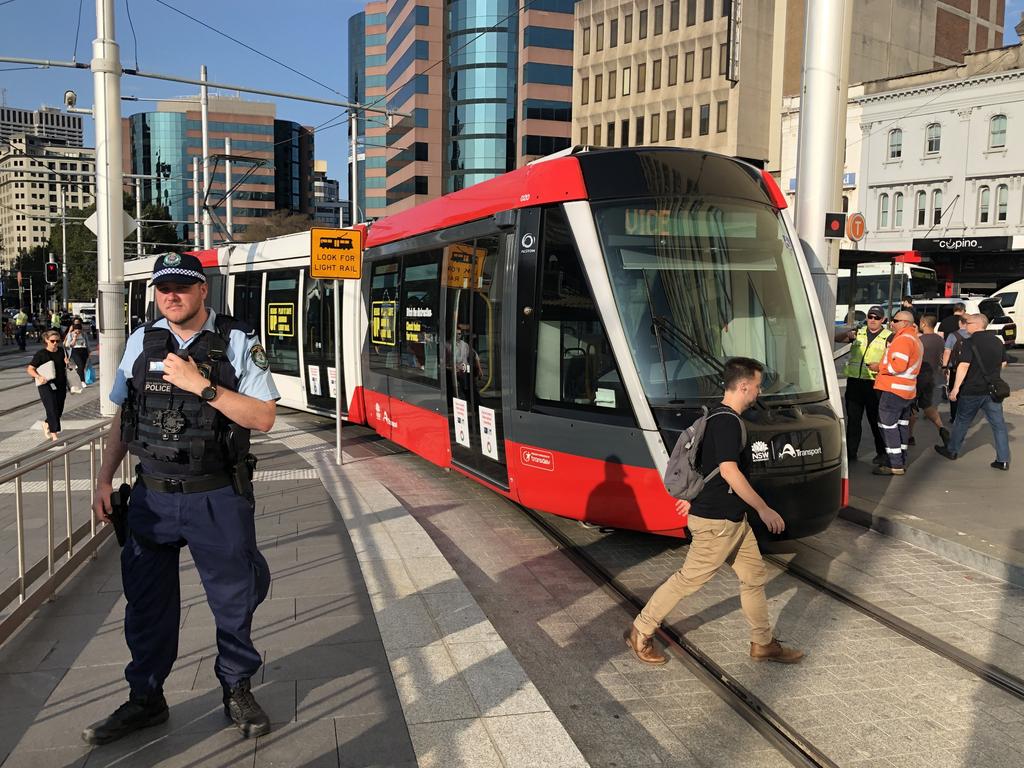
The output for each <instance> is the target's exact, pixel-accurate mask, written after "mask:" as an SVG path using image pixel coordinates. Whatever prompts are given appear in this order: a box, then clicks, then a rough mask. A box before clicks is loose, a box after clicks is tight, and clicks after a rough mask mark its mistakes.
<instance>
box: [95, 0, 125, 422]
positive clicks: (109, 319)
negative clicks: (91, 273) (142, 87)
mask: <svg viewBox="0 0 1024 768" xmlns="http://www.w3.org/2000/svg"><path fill="white" fill-rule="evenodd" d="M91 67H92V80H93V91H94V98H95V110H94V111H95V115H96V218H97V226H96V250H97V290H98V293H99V313H98V318H97V319H98V320H99V326H100V343H99V347H100V413H101V414H102V415H104V416H113V415H114V413H115V411H116V408H115V407H114V404H113V403H111V402H110V390H111V388H112V387H113V385H114V374H115V372H116V371H117V366H118V364H119V363H120V362H121V356H122V355H123V354H124V216H123V213H124V212H123V210H122V206H121V185H122V183H123V181H122V174H123V172H124V169H123V168H122V163H121V52H120V49H119V48H118V46H117V42H116V41H115V37H114V0H96V39H95V40H93V43H92V62H91Z"/></svg>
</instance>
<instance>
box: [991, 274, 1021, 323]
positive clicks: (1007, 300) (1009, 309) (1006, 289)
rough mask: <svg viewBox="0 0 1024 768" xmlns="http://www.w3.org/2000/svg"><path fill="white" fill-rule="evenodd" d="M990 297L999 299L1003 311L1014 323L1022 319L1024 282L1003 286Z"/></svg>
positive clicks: (1019, 281)
mask: <svg viewBox="0 0 1024 768" xmlns="http://www.w3.org/2000/svg"><path fill="white" fill-rule="evenodd" d="M992 297H993V298H998V299H999V303H1000V304H1002V305H1003V311H1004V312H1005V313H1006V314H1007V316H1008V317H1009V318H1010V319H1011V320H1013V321H1014V322H1016V321H1017V320H1018V319H1022V318H1024V280H1018V281H1017V282H1015V283H1010V284H1009V285H1005V286H1003V287H1002V288H1000V289H999V290H998V291H996V292H995V293H993V294H992Z"/></svg>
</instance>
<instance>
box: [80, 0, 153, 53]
mask: <svg viewBox="0 0 1024 768" xmlns="http://www.w3.org/2000/svg"><path fill="white" fill-rule="evenodd" d="M78 2H79V6H78V9H79V13H81V9H82V6H81V2H82V0H78ZM124 10H125V13H127V14H128V26H129V27H130V28H131V30H132V40H133V41H134V42H135V68H136V69H139V38H137V37H136V36H135V22H134V21H132V8H131V4H130V3H129V0H124ZM75 42H76V44H77V42H78V41H77V39H76V40H75Z"/></svg>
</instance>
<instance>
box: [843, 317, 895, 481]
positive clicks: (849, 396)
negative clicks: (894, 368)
mask: <svg viewBox="0 0 1024 768" xmlns="http://www.w3.org/2000/svg"><path fill="white" fill-rule="evenodd" d="M884 325H885V312H884V310H883V309H882V308H881V307H878V306H875V307H871V308H870V309H869V310H868V315H867V322H866V323H865V325H863V326H861V327H860V328H859V329H858V330H857V331H856V332H851V335H852V338H851V339H850V341H851V342H852V344H851V346H850V359H849V360H848V361H847V363H846V368H845V369H844V371H843V372H844V373H845V374H846V396H845V400H846V451H847V457H848V458H849V460H850V461H856V460H857V450H858V448H859V447H860V436H861V424H862V422H863V420H864V413H865V411H866V412H867V417H868V426H869V427H871V436H872V437H873V438H874V439H875V458H874V459H873V463H875V464H879V465H880V464H883V463H885V461H886V453H885V442H884V441H883V440H882V433H881V431H880V430H879V428H878V395H877V393H876V392H875V376H876V374H877V372H878V364H879V363H880V362H881V361H882V357H883V356H884V355H885V345H886V343H887V340H888V338H889V337H890V336H891V335H892V331H890V330H889V329H888V328H885V327H884Z"/></svg>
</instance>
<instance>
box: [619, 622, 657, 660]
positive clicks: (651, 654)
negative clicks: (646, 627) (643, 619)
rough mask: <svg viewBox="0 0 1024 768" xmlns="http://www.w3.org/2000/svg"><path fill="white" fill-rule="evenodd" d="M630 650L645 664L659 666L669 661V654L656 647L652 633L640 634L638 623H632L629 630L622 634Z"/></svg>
mask: <svg viewBox="0 0 1024 768" xmlns="http://www.w3.org/2000/svg"><path fill="white" fill-rule="evenodd" d="M622 637H623V638H624V639H625V641H626V645H627V646H629V650H631V651H632V652H633V654H634V655H635V656H636V657H637V658H638V659H640V661H642V662H643V663H644V664H650V665H652V666H658V665H660V664H664V663H665V662H666V661H668V656H666V655H665V654H663V653H662V652H661V651H659V650H658V649H657V648H655V647H654V641H653V640H652V639H651V636H650V635H642V634H640V630H638V629H637V628H636V625H630V627H629V630H628V631H627V632H626V633H625V634H624V635H623V636H622Z"/></svg>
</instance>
